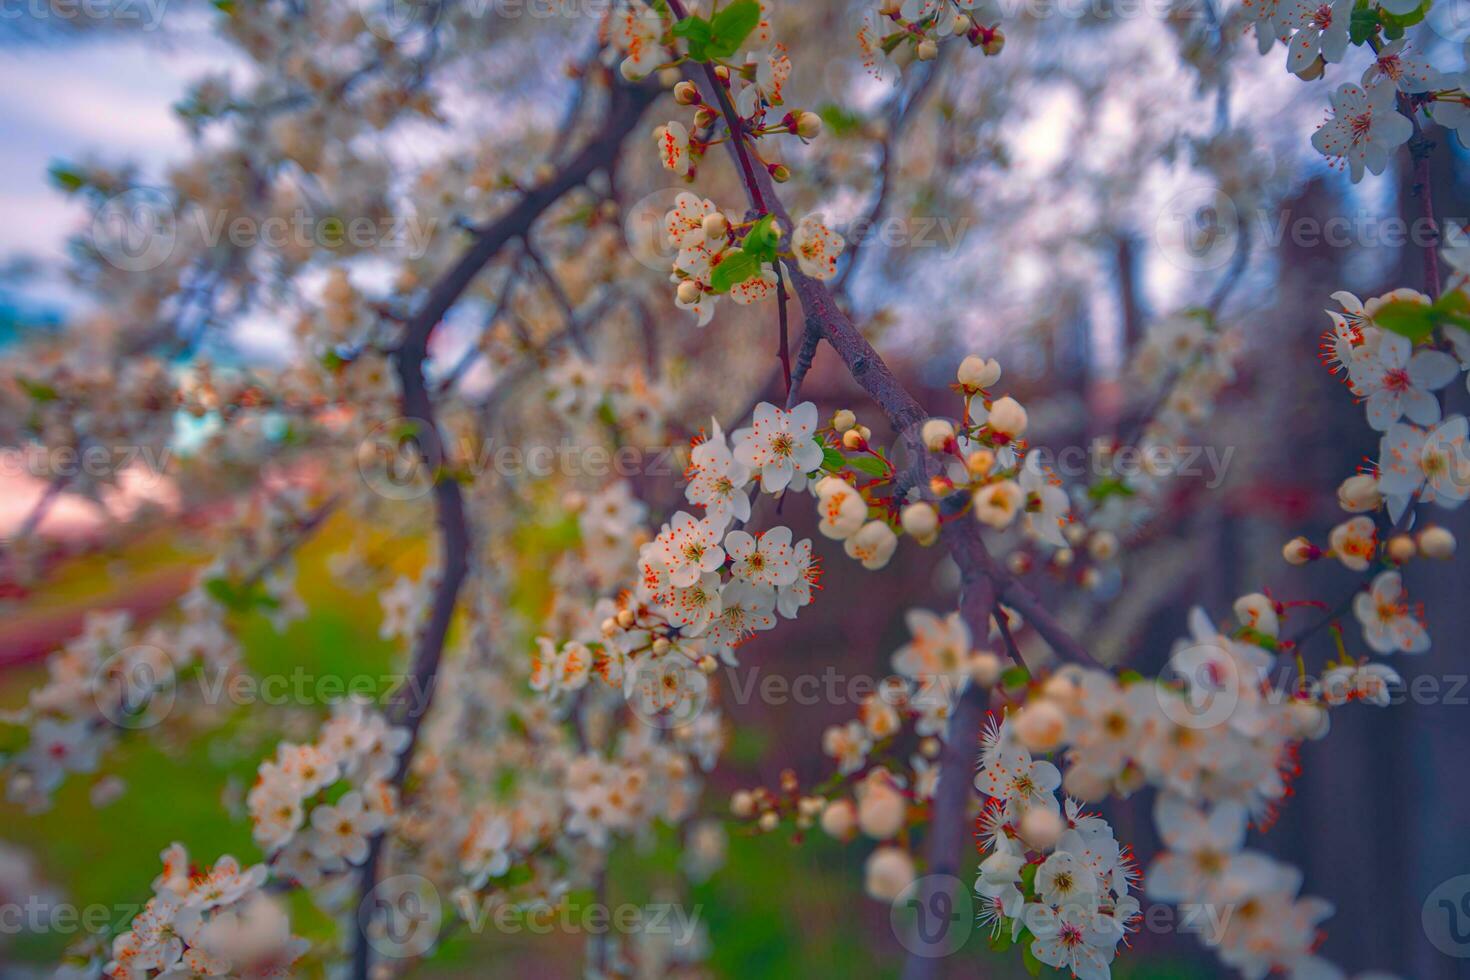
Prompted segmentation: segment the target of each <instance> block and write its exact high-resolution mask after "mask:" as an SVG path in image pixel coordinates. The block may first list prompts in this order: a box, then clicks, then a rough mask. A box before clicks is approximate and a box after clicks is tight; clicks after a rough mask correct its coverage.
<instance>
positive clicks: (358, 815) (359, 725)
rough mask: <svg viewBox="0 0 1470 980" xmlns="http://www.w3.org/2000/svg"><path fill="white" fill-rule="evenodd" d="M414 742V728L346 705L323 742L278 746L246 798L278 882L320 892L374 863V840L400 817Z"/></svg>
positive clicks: (330, 722) (258, 840)
mask: <svg viewBox="0 0 1470 980" xmlns="http://www.w3.org/2000/svg"><path fill="white" fill-rule="evenodd" d="M408 740H409V735H408V729H406V728H397V727H392V726H390V725H389V724H388V722H387V721H386V720H385V719H384V718H383V716H382V714H380V713H379V712H377V711H375V710H373V709H371V708H368V707H366V706H364V705H363V704H362V703H360V702H357V701H344V702H342V703H340V704H339V705H338V706H337V707H336V709H335V710H334V711H333V712H332V717H331V718H330V719H328V720H327V722H326V723H325V724H323V725H322V728H321V731H320V733H319V736H318V738H317V740H316V741H315V742H313V743H311V744H307V745H295V744H292V743H290V742H282V743H281V744H280V745H279V746H277V749H276V755H275V758H274V759H271V760H267V761H265V762H262V763H261V764H260V769H259V771H258V774H257V776H256V781H255V785H254V786H253V787H252V788H251V790H250V792H249V794H248V795H247V796H246V799H245V803H246V807H247V809H248V811H249V814H250V820H251V824H252V828H253V833H254V836H255V842H256V843H257V844H259V845H260V846H261V849H262V850H264V851H265V852H266V853H267V854H268V855H269V856H270V864H271V870H272V872H273V873H274V874H275V876H276V877H277V878H280V879H282V880H285V881H291V882H296V883H298V884H301V885H305V886H307V887H313V886H315V885H317V884H319V883H320V882H321V881H322V880H323V879H324V878H325V877H327V876H330V875H333V874H337V873H339V872H342V871H345V870H346V869H347V867H348V866H349V865H360V864H362V862H363V861H364V860H366V859H367V855H368V842H369V840H370V839H371V838H372V837H373V835H375V834H377V833H379V832H381V831H384V830H386V829H387V828H388V827H390V826H391V825H392V822H393V820H394V817H395V816H396V814H397V812H398V791H397V789H396V788H395V787H394V785H393V784H392V782H391V779H392V776H393V773H394V770H395V769H396V768H397V765H398V757H399V755H400V754H402V752H403V750H404V748H405V747H406V746H407V745H408ZM338 790H345V791H343V792H341V793H340V794H339V793H338ZM329 798H330V799H332V801H333V802H330V803H329V802H327V800H328V799H329Z"/></svg>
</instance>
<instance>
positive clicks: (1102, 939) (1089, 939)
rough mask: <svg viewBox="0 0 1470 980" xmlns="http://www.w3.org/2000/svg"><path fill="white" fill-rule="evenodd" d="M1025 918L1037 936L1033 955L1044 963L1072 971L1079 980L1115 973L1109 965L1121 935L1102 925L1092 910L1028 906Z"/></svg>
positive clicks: (1104, 978)
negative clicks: (1099, 926)
mask: <svg viewBox="0 0 1470 980" xmlns="http://www.w3.org/2000/svg"><path fill="white" fill-rule="evenodd" d="M1025 920H1026V927H1027V928H1028V929H1030V930H1031V934H1032V935H1033V936H1035V937H1036V938H1035V939H1033V940H1032V941H1031V955H1032V956H1035V957H1036V958H1037V959H1038V960H1040V961H1041V962H1043V963H1045V964H1047V965H1048V966H1054V967H1057V968H1058V969H1064V970H1070V971H1071V972H1072V975H1073V976H1074V977H1077V978H1078V980H1107V978H1108V977H1109V976H1110V975H1111V973H1110V971H1109V969H1108V964H1109V963H1111V962H1112V960H1113V955H1114V952H1115V950H1116V948H1117V943H1118V938H1119V936H1118V934H1117V933H1116V932H1115V931H1114V930H1112V929H1110V928H1101V929H1100V928H1098V926H1097V924H1096V922H1095V918H1094V916H1093V915H1092V913H1091V912H1090V911H1088V910H1085V909H1081V908H1078V907H1076V906H1071V905H1067V906H1063V907H1062V908H1061V909H1060V910H1053V909H1051V908H1048V907H1047V906H1045V905H1036V906H1027V908H1026V914H1025Z"/></svg>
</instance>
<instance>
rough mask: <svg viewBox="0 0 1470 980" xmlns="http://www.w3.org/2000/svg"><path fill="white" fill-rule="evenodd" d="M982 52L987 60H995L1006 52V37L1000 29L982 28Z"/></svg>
mask: <svg viewBox="0 0 1470 980" xmlns="http://www.w3.org/2000/svg"><path fill="white" fill-rule="evenodd" d="M979 40H980V50H981V51H984V52H985V56H986V57H987V58H993V57H995V56H996V55H998V54H1000V53H1001V52H1002V51H1003V50H1005V46H1006V36H1005V33H1004V32H1002V31H1001V29H1000V28H999V27H991V28H981V30H980V38H979Z"/></svg>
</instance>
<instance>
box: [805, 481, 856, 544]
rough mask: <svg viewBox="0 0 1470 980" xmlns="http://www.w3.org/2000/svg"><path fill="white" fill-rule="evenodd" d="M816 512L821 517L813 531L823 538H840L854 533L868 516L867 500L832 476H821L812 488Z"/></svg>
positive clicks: (851, 487)
mask: <svg viewBox="0 0 1470 980" xmlns="http://www.w3.org/2000/svg"><path fill="white" fill-rule="evenodd" d="M815 490H816V494H817V511H818V513H820V514H821V520H820V521H819V522H818V523H817V530H819V531H821V532H822V535H823V536H824V537H828V538H832V539H833V540H836V541H842V540H845V539H847V538H850V537H852V536H853V535H854V534H856V533H857V532H858V529H859V528H860V527H862V526H863V524H864V522H866V521H867V519H868V503H867V501H866V500H864V499H863V495H862V494H861V493H859V492H858V490H857V488H856V487H854V486H853V485H852V484H851V483H848V482H847V481H846V480H843V479H840V478H838V477H835V476H828V477H823V478H822V479H821V480H819V481H818V482H817V484H816V487H815Z"/></svg>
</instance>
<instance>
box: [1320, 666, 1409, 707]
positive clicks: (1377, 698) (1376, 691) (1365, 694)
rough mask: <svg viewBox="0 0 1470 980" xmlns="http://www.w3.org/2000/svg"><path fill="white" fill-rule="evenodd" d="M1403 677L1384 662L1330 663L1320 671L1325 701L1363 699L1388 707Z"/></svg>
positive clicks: (1366, 701)
mask: <svg viewBox="0 0 1470 980" xmlns="http://www.w3.org/2000/svg"><path fill="white" fill-rule="evenodd" d="M1403 683H1404V681H1403V678H1401V677H1400V676H1399V674H1398V671H1396V670H1394V669H1393V668H1392V667H1390V666H1388V665H1387V664H1377V663H1361V664H1345V665H1341V666H1337V667H1333V668H1331V669H1330V670H1328V671H1327V672H1326V673H1324V674H1323V675H1322V699H1323V700H1324V701H1326V702H1327V703H1328V704H1346V703H1347V702H1349V701H1362V702H1364V703H1366V704H1373V705H1377V706H1379V707H1387V706H1388V705H1389V704H1390V703H1391V702H1392V700H1393V690H1394V689H1395V688H1402V686H1403Z"/></svg>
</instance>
